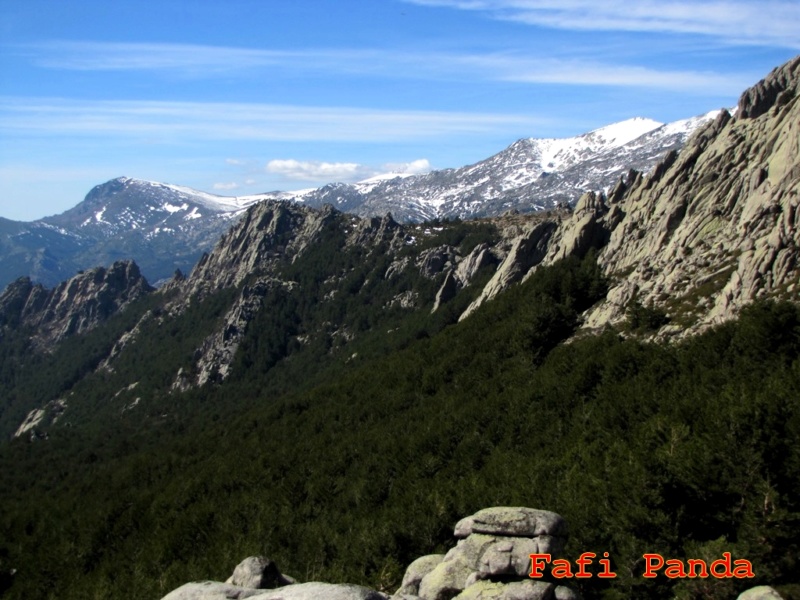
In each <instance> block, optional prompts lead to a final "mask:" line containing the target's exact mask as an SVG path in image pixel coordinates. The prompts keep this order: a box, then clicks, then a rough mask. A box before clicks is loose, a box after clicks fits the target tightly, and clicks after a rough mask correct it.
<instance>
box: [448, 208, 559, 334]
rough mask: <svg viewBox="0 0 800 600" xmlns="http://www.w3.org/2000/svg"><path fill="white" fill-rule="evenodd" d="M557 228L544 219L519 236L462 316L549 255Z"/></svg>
mask: <svg viewBox="0 0 800 600" xmlns="http://www.w3.org/2000/svg"><path fill="white" fill-rule="evenodd" d="M555 231H556V223H555V221H554V220H550V219H545V220H542V221H539V222H536V223H534V224H532V225H531V226H530V227H529V228H528V229H527V230H526V231H525V232H524V233H522V234H521V235H519V236H518V237H516V238H515V239H514V240H513V241H512V243H511V248H510V250H509V251H508V254H507V255H506V257H505V259H504V260H503V262H502V263H500V266H499V267H498V269H497V272H496V273H495V274H494V276H493V277H492V278H491V280H489V283H487V284H486V287H484V288H483V291H482V292H481V295H480V296H479V297H478V298H476V299H475V301H474V302H473V303H472V304H470V305H469V307H467V310H466V311H464V314H462V315H461V317H460V319H464V318H466V317H468V316H469V315H470V314H472V313H473V312H474V311H475V310H476V309H477V308H478V307H479V306H480V305H481V304H483V303H484V302H486V301H487V300H491V299H492V298H494V297H495V296H496V295H497V294H499V293H500V292H502V291H503V290H505V289H506V288H508V287H509V286H510V285H512V284H514V283H517V282H518V281H520V280H521V279H522V278H523V277H524V276H525V274H526V273H528V271H530V269H531V268H533V267H534V266H536V265H538V264H539V263H541V262H542V260H543V259H544V257H545V256H546V254H547V250H548V244H549V242H550V238H551V237H552V235H553V233H554V232H555Z"/></svg>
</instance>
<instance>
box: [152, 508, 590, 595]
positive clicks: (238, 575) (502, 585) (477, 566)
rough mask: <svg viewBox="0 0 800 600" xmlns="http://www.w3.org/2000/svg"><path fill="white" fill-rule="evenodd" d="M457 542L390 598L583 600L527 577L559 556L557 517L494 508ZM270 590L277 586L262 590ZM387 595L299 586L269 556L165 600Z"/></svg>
mask: <svg viewBox="0 0 800 600" xmlns="http://www.w3.org/2000/svg"><path fill="white" fill-rule="evenodd" d="M454 536H455V537H456V539H458V540H459V541H458V543H457V544H456V546H455V547H454V548H453V549H452V550H450V551H449V552H448V553H447V554H431V555H428V556H423V557H421V558H418V559H417V560H415V561H414V562H412V563H411V564H410V565H409V566H408V568H407V569H406V573H405V576H404V577H403V582H402V584H401V586H400V588H399V589H398V590H397V592H396V593H395V594H394V595H393V596H392V597H391V600H451V599H453V598H455V599H457V600H489V599H492V600H580V595H579V594H578V593H577V592H575V591H574V590H572V589H571V588H569V587H567V586H564V585H561V584H560V583H558V582H553V581H548V580H544V579H542V580H539V579H536V580H532V579H530V578H529V577H528V573H529V571H530V564H531V561H530V557H529V555H530V554H532V553H536V554H539V553H546V554H551V555H553V556H554V557H556V556H558V555H559V554H560V553H561V552H562V550H563V548H564V545H565V544H566V541H567V525H566V523H565V522H564V519H562V518H561V517H560V516H559V515H557V514H556V513H553V512H549V511H546V510H536V509H532V508H525V507H494V508H487V509H484V510H481V511H478V512H477V513H475V514H474V515H472V516H469V517H466V518H465V519H462V520H461V521H459V522H458V523H457V524H456V526H455V530H454ZM265 588H277V589H274V590H265ZM229 598H234V599H243V598H257V599H259V600H389V597H388V596H387V595H385V594H383V593H381V592H377V591H375V590H371V589H369V588H365V587H362V586H357V585H350V584H330V583H318V582H312V583H295V582H294V580H293V579H292V578H290V577H286V576H285V575H282V574H281V573H280V571H279V570H278V567H277V565H275V563H274V562H272V561H271V560H270V559H268V558H265V557H250V558H247V559H245V560H244V561H242V562H241V563H240V564H239V565H238V566H237V567H236V569H235V570H234V573H233V575H232V576H231V577H230V579H228V581H226V582H225V583H218V582H212V581H203V582H196V583H187V584H186V585H183V586H181V587H179V588H178V589H176V590H174V591H172V592H170V593H169V594H167V595H166V596H165V597H164V598H163V600H226V599H229Z"/></svg>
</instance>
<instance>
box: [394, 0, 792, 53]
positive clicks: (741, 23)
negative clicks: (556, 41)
mask: <svg viewBox="0 0 800 600" xmlns="http://www.w3.org/2000/svg"><path fill="white" fill-rule="evenodd" d="M405 1H406V2H410V3H413V4H418V5H422V6H439V7H448V8H454V9H460V10H470V11H482V12H487V13H489V14H490V15H492V16H493V17H495V18H499V19H506V20H512V21H519V22H522V23H528V24H530V25H538V26H543V27H551V28H556V29H566V30H581V31H638V32H663V33H676V34H699V35H705V36H712V37H715V38H718V39H720V40H723V41H725V42H726V43H734V44H759V45H765V46H779V47H786V48H795V49H796V48H800V37H799V36H798V35H797V32H798V31H800V4H798V3H797V2H796V0H791V1H788V0H766V1H759V2H752V1H750V2H744V1H741V0H739V1H737V0H710V1H709V0H692V1H691V2H686V1H683V2H675V1H670V0H659V1H653V0H641V1H640V0H637V1H636V2H629V1H628V0H608V1H605V2H597V1H596V0H405Z"/></svg>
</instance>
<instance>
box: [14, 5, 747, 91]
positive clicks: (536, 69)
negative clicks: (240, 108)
mask: <svg viewBox="0 0 800 600" xmlns="http://www.w3.org/2000/svg"><path fill="white" fill-rule="evenodd" d="M415 1H418V2H426V3H429V4H433V3H438V4H443V5H448V6H453V7H464V8H465V7H467V4H466V3H464V2H460V3H459V2H455V1H454V0H430V1H428V0H415ZM474 4H475V6H474V7H473V8H475V9H477V8H478V5H481V6H484V5H486V6H485V7H484V9H485V10H489V9H490V7H489V5H490V4H497V5H500V4H503V3H502V2H496V3H490V2H482V3H474ZM506 4H509V5H510V4H512V3H511V2H507V3H506ZM519 4H522V3H521V2H520V3H519ZM469 6H470V7H472V4H470V5H469ZM495 10H499V7H498V8H496V9H495ZM501 12H503V11H501ZM506 12H507V11H506ZM551 12H552V11H551ZM577 12H579V11H576V13H577ZM504 14H505V12H504ZM532 14H538V13H534V12H533V11H530V10H529V11H526V12H524V13H523V12H520V13H519V14H518V15H517V18H518V19H519V20H523V19H528V20H530V19H532V17H531V15H532ZM581 14H582V13H581ZM526 15H527V16H526ZM609 18H611V17H609ZM23 51H24V53H26V54H28V55H29V58H30V60H32V61H33V63H34V64H36V65H38V66H39V67H44V68H51V69H69V70H81V71H129V70H130V71H133V70H137V71H150V72H158V71H169V72H171V73H172V72H178V73H179V74H182V75H184V76H187V77H194V78H215V77H219V76H223V75H224V76H227V75H230V74H234V73H239V74H240V75H242V74H246V73H251V72H253V71H258V70H262V69H282V70H287V71H291V72H292V73H298V72H324V73H326V74H331V73H335V74H338V75H343V76H347V75H356V76H369V77H384V78H394V79H396V78H409V79H430V80H436V81H442V80H448V81H469V82H474V81H486V82H492V81H494V82H497V81H505V82H516V83H523V84H551V83H557V84H567V85H590V86H611V87H634V88H645V89H670V90H675V91H680V92H682V93H696V94H706V93H708V90H709V89H710V88H712V89H714V90H715V91H717V92H718V93H738V92H739V91H740V90H741V89H742V88H743V87H744V86H745V85H747V84H749V83H752V81H751V79H752V74H749V73H748V74H736V73H735V74H721V73H714V72H705V71H694V70H675V69H673V70H663V69H657V68H652V67H643V66H637V65H632V64H621V63H619V62H612V63H608V62H603V61H599V60H597V59H595V58H591V57H590V54H593V53H594V50H591V51H587V57H586V58H569V59H564V58H558V57H553V56H546V55H542V54H541V53H537V54H536V55H531V54H530V53H529V52H525V53H523V52H496V53H452V52H421V51H400V50H397V51H388V50H375V49H340V48H328V49H307V50H297V51H283V50H265V49H248V48H230V47H218V46H198V45H180V44H131V43H128V44H119V43H100V42H46V43H41V44H36V45H28V46H25V47H24V48H23Z"/></svg>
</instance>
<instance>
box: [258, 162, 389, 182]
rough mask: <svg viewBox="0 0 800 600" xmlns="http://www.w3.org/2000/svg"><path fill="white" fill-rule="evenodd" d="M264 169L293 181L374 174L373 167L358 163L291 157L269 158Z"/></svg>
mask: <svg viewBox="0 0 800 600" xmlns="http://www.w3.org/2000/svg"><path fill="white" fill-rule="evenodd" d="M266 170H267V172H268V173H272V174H273V175H281V176H283V177H286V178H287V179H293V180H295V181H325V182H328V181H343V182H353V181H358V180H360V179H366V178H367V177H371V176H373V175H375V174H376V172H375V171H374V170H373V169H371V168H369V167H367V166H365V165H361V164H358V163H345V162H337V163H331V162H321V161H299V160H293V159H288V160H271V161H269V162H268V163H267V168H266Z"/></svg>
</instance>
